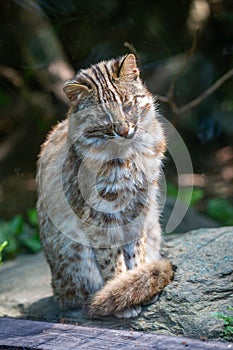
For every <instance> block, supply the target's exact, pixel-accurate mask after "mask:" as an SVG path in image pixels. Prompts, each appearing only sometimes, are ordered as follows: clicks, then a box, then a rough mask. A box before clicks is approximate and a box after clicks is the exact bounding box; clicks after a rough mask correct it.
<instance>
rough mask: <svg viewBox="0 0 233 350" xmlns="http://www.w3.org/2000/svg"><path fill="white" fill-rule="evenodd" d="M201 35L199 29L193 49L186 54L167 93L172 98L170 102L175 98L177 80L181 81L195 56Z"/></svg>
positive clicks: (195, 35)
mask: <svg viewBox="0 0 233 350" xmlns="http://www.w3.org/2000/svg"><path fill="white" fill-rule="evenodd" d="M199 33H200V30H199V29H197V30H196V32H195V34H194V37H193V41H192V45H191V47H190V48H189V49H188V51H187V52H186V53H185V59H184V62H183V63H182V65H181V67H180V69H179V70H178V72H177V73H176V74H175V76H174V78H173V80H172V82H171V84H170V86H169V88H168V92H167V96H168V98H170V100H172V99H173V97H174V90H175V84H176V82H177V80H178V79H179V77H180V76H181V74H182V73H183V71H184V69H185V68H186V67H187V66H188V64H189V62H190V59H191V58H192V56H193V53H194V51H195V49H196V47H197V41H198V35H199Z"/></svg>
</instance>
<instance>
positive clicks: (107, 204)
mask: <svg viewBox="0 0 233 350" xmlns="http://www.w3.org/2000/svg"><path fill="white" fill-rule="evenodd" d="M64 91H65V93H66V95H67V97H68V98H69V99H70V102H71V106H70V109H69V111H68V114H67V118H66V119H65V120H64V121H63V122H61V123H60V124H58V125H57V126H56V127H55V128H54V129H53V130H52V132H51V133H50V134H49V135H48V138H47V140H46V141H45V143H44V144H43V145H42V148H41V153H40V158H39V161H38V172H37V183H38V204H37V210H38V218H39V224H40V236H41V241H42V245H43V249H44V252H45V255H46V258H47V260H48V263H49V265H50V268H51V273H52V286H53V290H54V294H55V297H56V299H57V301H58V302H59V304H60V306H61V308H62V309H70V308H76V307H78V306H85V309H86V310H87V313H88V315H89V316H93V317H94V316H100V315H109V314H112V313H114V314H116V315H118V316H119V315H120V317H129V316H135V315H137V312H135V311H132V312H131V311H129V310H133V307H134V306H137V305H140V304H141V303H143V302H144V301H147V300H148V299H150V298H152V297H153V296H154V295H155V294H157V293H159V292H160V291H161V290H162V289H163V288H164V287H165V286H166V285H167V284H168V283H170V281H171V279H172V274H173V273H172V268H171V264H170V263H169V262H166V261H163V260H161V258H160V243H161V233H160V225H159V210H158V179H159V174H160V169H161V162H162V158H163V155H164V152H165V149H166V142H165V138H164V133H163V129H162V127H161V123H160V121H159V115H158V112H157V107H156V105H155V103H154V100H153V97H152V95H151V94H150V93H149V91H148V90H147V89H146V87H145V86H144V85H143V84H142V82H141V80H140V78H139V70H138V67H137V65H136V60H135V57H134V55H132V54H130V55H128V56H126V57H123V58H119V59H116V60H110V61H104V62H100V63H98V64H96V65H93V66H91V67H90V68H88V69H85V70H81V71H80V72H79V73H78V74H77V76H76V77H75V78H74V79H72V80H69V81H68V82H67V83H66V84H65V87H64ZM130 308H131V309H130ZM124 310H126V312H124ZM119 313H120V314H119Z"/></svg>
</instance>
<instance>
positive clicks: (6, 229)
mask: <svg viewBox="0 0 233 350" xmlns="http://www.w3.org/2000/svg"><path fill="white" fill-rule="evenodd" d="M0 242H8V244H7V245H6V244H4V243H3V245H4V247H3V248H4V251H3V248H2V250H0V253H1V252H2V251H3V252H2V256H3V258H13V257H15V256H16V255H17V254H19V253H36V252H38V251H39V250H40V249H41V244H40V240H39V231H38V223H37V216H36V209H30V210H28V212H27V215H26V218H24V217H23V216H22V215H16V216H15V217H14V218H13V219H11V220H10V221H4V220H1V221H0ZM1 247H2V246H1Z"/></svg>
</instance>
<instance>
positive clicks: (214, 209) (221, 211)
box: [167, 183, 233, 226]
mask: <svg viewBox="0 0 233 350" xmlns="http://www.w3.org/2000/svg"><path fill="white" fill-rule="evenodd" d="M177 193H178V188H177V186H175V185H173V184H171V183H168V184H167V195H168V196H169V197H173V198H176V197H177ZM189 195H190V189H189V188H187V190H186V189H182V195H181V197H182V200H183V201H184V202H187V200H188V199H189ZM204 197H205V192H204V190H202V189H200V188H195V187H194V188H193V192H192V196H191V201H190V205H191V206H192V207H196V206H198V204H199V203H200V201H202V200H203V199H204ZM204 214H206V215H207V216H209V217H211V218H212V219H214V220H216V221H218V222H219V223H220V224H222V225H225V226H231V225H233V205H232V204H231V202H230V200H229V199H227V198H210V199H208V200H207V202H206V205H205V210H204Z"/></svg>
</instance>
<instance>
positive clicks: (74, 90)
mask: <svg viewBox="0 0 233 350" xmlns="http://www.w3.org/2000/svg"><path fill="white" fill-rule="evenodd" d="M63 91H64V93H65V94H66V96H67V97H68V99H69V100H70V101H71V102H78V101H79V100H80V99H81V98H82V97H83V96H85V95H87V94H89V93H90V90H89V89H88V87H87V86H85V85H82V84H78V83H76V82H74V81H72V80H71V81H68V82H67V83H66V84H65V86H64V88H63Z"/></svg>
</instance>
